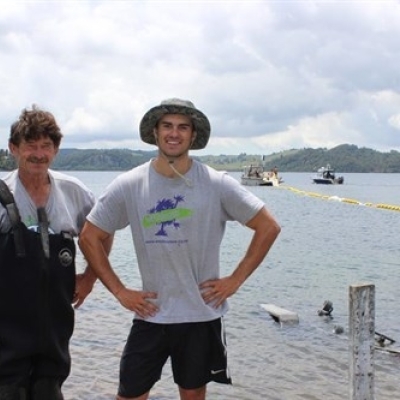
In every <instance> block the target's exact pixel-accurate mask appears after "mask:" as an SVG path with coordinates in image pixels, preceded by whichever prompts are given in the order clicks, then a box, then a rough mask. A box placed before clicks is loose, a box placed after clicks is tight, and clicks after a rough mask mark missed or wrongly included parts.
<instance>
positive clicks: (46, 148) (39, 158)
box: [9, 137, 58, 174]
mask: <svg viewBox="0 0 400 400" xmlns="http://www.w3.org/2000/svg"><path fill="white" fill-rule="evenodd" d="M9 148H10V151H11V153H12V155H13V156H14V157H15V159H16V161H17V164H18V168H19V170H20V171H22V172H26V173H30V174H41V173H44V172H47V170H48V169H49V167H50V164H51V163H52V162H53V160H54V158H55V156H56V155H57V152H58V148H56V147H55V146H54V143H53V142H52V140H51V139H50V138H48V137H41V138H40V139H38V140H29V141H25V140H22V141H21V143H20V144H19V146H16V145H14V144H12V143H10V145H9Z"/></svg>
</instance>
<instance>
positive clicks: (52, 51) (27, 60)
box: [0, 0, 400, 154]
mask: <svg viewBox="0 0 400 400" xmlns="http://www.w3.org/2000/svg"><path fill="white" fill-rule="evenodd" d="M399 20H400V3H399V2H398V1H395V0H385V1H380V2H371V1H357V0H348V1H346V2H333V1H332V2H330V1H324V2H322V1H306V0H304V1H302V0H299V1H292V2H266V1H233V2H232V1H230V2H227V1H216V2H211V1H207V0H204V1H196V0H191V1H189V0H188V1H184V0H182V1H169V0H165V1H162V2H161V1H141V0H139V1H134V2H127V1H79V2H76V1H63V2H50V1H48V2H42V1H18V2H12V1H6V2H3V3H2V13H1V15H0V56H1V60H2V63H1V65H0V87H1V88H2V96H1V98H0V105H1V107H0V139H1V142H2V143H3V145H0V148H2V147H5V146H6V145H7V137H8V132H9V126H10V125H11V123H12V122H13V121H14V120H15V119H16V118H17V117H18V115H19V112H20V111H21V109H22V108H24V107H29V106H30V105H31V104H33V103H36V104H38V105H39V106H42V107H43V108H46V109H48V110H50V111H52V112H53V113H54V115H55V116H56V118H57V120H58V121H59V123H60V126H61V128H62V131H63V132H64V140H63V144H62V145H63V147H79V148H91V147H103V148H105V147H132V148H139V149H145V150H148V149H153V147H151V146H150V147H149V146H148V145H146V144H144V143H142V142H141V141H140V140H139V135H138V126H139V123H140V119H141V117H142V116H143V114H144V113H145V112H146V111H147V110H148V109H149V108H150V107H153V106H154V105H157V104H158V103H159V102H160V101H161V100H162V99H164V98H168V97H182V98H187V99H190V100H192V101H193V102H194V103H195V104H196V106H197V107H199V108H200V109H201V110H202V111H203V112H205V113H206V114H207V115H208V117H209V119H210V121H211V124H212V136H211V139H210V142H209V145H208V146H207V148H206V149H204V150H202V151H201V152H199V153H198V154H200V153H201V154H220V153H224V154H239V153H241V152H247V153H249V154H250V153H264V154H265V153H266V152H273V151H280V150H284V149H288V148H303V147H314V148H316V147H328V148H329V147H332V146H335V145H338V144H341V143H351V144H356V145H359V146H365V147H372V148H375V149H378V150H385V151H386V150H389V149H397V150H400V134H399V130H400V126H399V125H400V124H399V111H398V110H399V96H400V91H399V87H400V82H399V74H398V72H397V66H398V65H399V62H400V51H399V50H400V49H399V46H400V45H399V42H398V40H397V38H398V37H399V34H400V25H399V24H398V21H399Z"/></svg>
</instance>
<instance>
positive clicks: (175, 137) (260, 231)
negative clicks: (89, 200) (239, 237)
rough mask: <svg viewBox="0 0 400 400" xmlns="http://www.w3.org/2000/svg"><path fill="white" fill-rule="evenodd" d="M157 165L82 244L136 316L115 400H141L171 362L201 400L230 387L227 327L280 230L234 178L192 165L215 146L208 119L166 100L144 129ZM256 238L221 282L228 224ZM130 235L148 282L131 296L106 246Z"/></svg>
mask: <svg viewBox="0 0 400 400" xmlns="http://www.w3.org/2000/svg"><path fill="white" fill-rule="evenodd" d="M140 135H141V138H142V140H143V141H144V142H146V143H149V144H153V145H157V147H158V156H157V157H156V158H155V159H153V160H151V161H150V162H148V163H145V164H143V165H141V166H138V167H136V168H134V169H132V170H131V171H129V172H126V173H124V174H122V175H120V176H119V177H117V178H116V179H115V180H114V182H112V183H111V185H110V186H109V187H108V188H107V190H106V192H105V194H103V195H102V196H101V197H100V198H99V201H98V203H97V204H96V205H95V207H94V209H93V210H92V211H91V213H90V214H89V215H88V217H87V222H86V224H85V226H84V228H83V230H82V233H81V236H80V239H79V243H80V246H81V250H82V251H83V253H84V255H85V257H86V258H87V260H88V261H89V263H90V265H92V266H93V267H94V269H95V272H96V274H97V275H98V277H99V278H100V279H101V281H102V282H103V283H104V285H105V286H106V287H107V288H108V289H109V290H110V292H111V293H113V294H114V296H115V297H116V298H117V299H118V300H119V302H120V303H121V304H122V305H123V306H124V307H126V308H127V309H128V310H131V311H132V312H134V313H135V318H134V320H133V325H132V329H131V332H130V334H129V336H128V339H127V342H126V345H125V349H124V352H123V355H122V358H121V366H120V384H119V390H118V396H117V399H118V400H128V399H129V400H133V399H140V400H145V399H147V398H148V396H149V392H150V389H151V388H152V386H153V385H154V384H155V383H156V382H157V380H159V379H160V376H161V371H162V368H163V366H164V364H165V362H166V360H167V358H168V357H170V358H171V364H172V370H173V375H174V381H175V383H176V384H177V385H178V387H179V393H180V398H181V399H182V400H203V399H205V396H206V385H207V383H208V382H210V381H216V382H220V383H231V379H230V376H229V373H228V369H227V359H226V344H225V335H224V332H223V325H222V317H223V315H224V314H225V313H226V311H227V309H228V306H227V301H226V300H227V298H228V297H230V296H232V295H233V294H234V293H235V292H236V291H237V290H238V289H239V287H240V286H241V285H242V284H243V283H244V282H245V280H246V279H247V278H248V277H249V276H250V275H251V274H252V272H253V271H254V270H255V269H256V268H257V267H258V266H259V264H260V263H261V262H262V261H263V259H264V257H265V256H266V254H267V253H268V251H269V249H270V248H271V246H272V244H273V243H274V241H275V239H276V237H277V236H278V234H279V232H280V227H279V225H278V223H277V222H276V221H275V219H274V218H273V217H272V216H271V215H270V214H269V212H268V211H267V210H266V208H265V206H264V204H263V203H262V202H261V200H259V199H258V198H257V197H255V196H254V195H253V194H252V193H250V192H249V191H247V190H246V189H245V188H244V187H243V186H241V185H240V184H239V183H238V182H237V181H236V180H235V179H234V178H232V177H230V176H229V175H228V174H224V173H220V172H217V171H215V170H213V169H211V168H209V167H207V166H206V165H203V164H201V163H200V162H197V161H195V160H193V159H192V158H191V157H190V156H189V150H190V149H202V148H204V147H205V146H206V144H207V142H208V139H209V136H210V123H209V121H208V119H207V117H206V116H205V115H204V114H203V113H202V112H201V111H199V110H197V109H196V108H195V107H194V105H193V104H192V103H191V102H189V101H185V100H180V99H170V100H165V101H163V102H162V103H161V105H160V106H157V107H154V108H152V109H150V110H149V111H148V112H147V113H146V114H145V115H144V117H143V119H142V121H141V123H140ZM229 220H236V221H239V222H241V223H242V224H243V225H246V226H247V227H249V228H250V229H252V230H253V231H254V234H253V238H252V240H251V243H250V245H249V247H248V249H247V251H246V253H245V255H244V257H243V258H242V260H240V261H239V262H238V265H237V267H236V268H235V269H234V270H233V272H232V274H231V275H229V276H225V277H220V271H219V250H220V244H221V240H222V237H223V234H224V229H225V224H226V222H227V221H229ZM128 225H130V228H131V231H132V236H133V243H134V246H135V249H136V253H137V259H138V264H139V269H140V273H141V277H142V288H141V289H129V288H127V287H125V285H124V284H123V282H122V281H121V280H120V279H119V277H118V276H117V274H116V272H115V271H114V270H113V269H112V267H111V265H110V262H109V260H108V258H107V255H106V251H105V250H104V248H103V245H102V243H103V242H104V241H105V240H107V239H108V238H109V237H110V236H112V235H113V234H114V232H115V231H116V230H118V229H122V228H124V227H126V226H128Z"/></svg>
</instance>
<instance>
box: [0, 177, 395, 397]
mask: <svg viewBox="0 0 400 400" xmlns="http://www.w3.org/2000/svg"><path fill="white" fill-rule="evenodd" d="M69 173H70V174H71V175H74V176H77V177H78V178H80V179H81V180H82V181H83V182H84V183H86V184H87V185H88V186H89V187H90V188H91V189H92V190H93V191H94V192H95V194H96V195H98V194H100V193H101V192H102V191H103V190H104V188H105V186H106V185H107V184H108V183H109V182H111V180H112V179H113V178H114V177H115V176H117V175H118V174H119V172H90V173H89V172H69ZM2 175H4V173H0V177H1V176H2ZM232 175H233V176H235V177H236V178H237V179H239V177H240V174H239V173H232ZM282 176H283V178H284V181H285V183H284V184H283V185H282V186H281V187H278V188H274V187H252V188H249V190H251V191H253V192H254V193H256V194H257V195H258V196H259V197H260V198H261V199H263V200H264V201H265V203H266V204H267V207H268V208H269V210H270V211H271V212H272V213H273V214H274V215H275V216H276V218H277V219H278V221H279V222H280V224H281V226H282V232H281V234H280V236H279V238H278V240H277V242H276V243H275V245H274V247H273V248H272V250H271V252H270V253H269V255H268V256H267V258H266V260H265V261H264V263H263V264H262V265H261V266H260V267H259V269H258V270H256V272H255V273H254V274H253V276H251V277H250V278H249V280H248V281H247V282H246V283H245V285H244V286H243V287H242V288H241V289H240V291H239V292H238V293H237V294H236V295H235V296H233V297H232V298H231V299H230V311H229V312H228V314H227V316H226V318H225V323H226V330H227V341H228V361H229V367H230V371H231V374H232V378H233V385H232V386H231V387H229V386H225V385H218V384H213V383H212V384H210V385H209V388H208V393H209V397H208V398H209V399H212V400H214V399H220V400H222V399H223V400H226V399H240V400H265V399H266V400H334V399H335V400H339V399H340V400H343V399H348V398H349V379H348V374H349V342H348V336H347V335H348V296H349V295H348V293H349V286H350V285H352V284H357V283H361V282H366V283H372V284H374V285H375V287H376V330H377V331H379V332H380V333H383V334H386V335H387V336H389V337H391V338H393V339H395V340H396V341H400V325H399V313H400V311H399V310H398V309H397V300H398V298H399V287H400V274H399V273H398V271H399V268H400V246H399V238H398V236H399V235H398V234H399V228H400V211H396V210H389V209H381V208H376V207H375V206H376V205H378V204H386V205H394V206H397V207H399V206H400V174H344V176H345V182H344V184H343V185H331V186H325V185H315V184H312V183H311V179H310V177H311V174H309V173H283V174H282ZM343 199H351V200H355V202H348V201H343ZM341 200H342V201H341ZM365 204H368V205H365ZM250 236H251V232H250V231H248V230H247V229H245V228H243V227H242V226H240V225H239V224H238V223H230V224H228V227H227V230H226V235H225V238H224V241H223V244H222V248H221V269H222V273H223V274H229V273H230V271H232V270H233V269H234V268H235V267H236V263H237V262H238V260H239V259H240V258H241V257H242V256H243V253H244V251H245V250H246V247H247V244H248V241H249V240H250ZM111 259H112V263H113V265H114V267H115V269H116V270H117V272H118V274H119V275H120V277H121V278H122V280H124V281H125V282H126V284H127V285H129V286H131V287H137V286H138V282H139V276H138V272H137V266H136V257H135V254H134V251H133V246H132V242H131V238H130V233H129V230H128V229H125V230H123V231H120V232H118V233H117V235H116V239H115V245H114V248H113V252H112V254H111ZM81 264H82V263H81ZM325 300H330V301H332V303H333V307H334V310H333V317H334V318H333V319H332V320H325V319H324V318H322V317H319V316H318V315H317V310H318V309H320V308H321V307H322V304H323V302H324V301H325ZM260 303H272V304H275V305H277V306H280V307H283V308H286V309H289V310H291V311H294V312H296V313H298V315H299V318H300V323H299V324H298V325H295V326H283V327H281V326H280V325H279V324H278V323H276V322H274V321H273V320H272V318H271V317H270V316H269V315H268V314H267V313H266V312H265V311H264V310H263V309H261V307H260ZM131 318H132V315H131V314H130V313H129V312H128V311H126V310H124V309H123V308H122V307H121V306H120V305H119V303H117V301H116V300H115V299H114V298H113V297H112V296H111V295H110V294H109V293H108V292H107V291H106V290H105V289H104V287H103V286H102V285H101V284H100V283H97V284H96V286H95V289H94V291H93V293H92V294H91V296H90V297H89V298H88V299H87V300H86V302H85V303H84V305H83V306H82V307H81V308H80V309H79V310H77V312H76V329H75V333H74V336H73V340H72V343H71V351H72V357H73V366H72V373H71V376H70V377H69V379H68V380H67V382H66V384H65V395H66V400H111V399H113V398H114V394H115V391H116V387H117V381H118V368H119V358H120V354H121V351H122V348H123V345H124V343H125V339H126V336H127V334H128V330H129V328H130V325H131ZM336 324H337V325H341V326H342V327H344V333H343V334H341V335H336V334H334V333H333V326H334V325H336ZM397 345H398V347H399V348H400V344H398V343H395V344H394V346H397ZM399 368H400V357H397V356H394V355H389V354H387V353H383V352H375V394H376V398H379V399H380V400H385V399H387V400H389V399H396V398H399V397H398V396H399V393H400V381H399ZM150 398H151V399H153V400H156V399H157V400H176V399H178V395H177V389H176V386H175V385H174V383H173V379H172V376H171V370H170V368H169V365H167V366H166V368H165V370H164V373H163V376H162V379H161V380H160V381H159V382H158V383H157V385H156V386H155V388H154V389H153V391H152V395H151V397H150Z"/></svg>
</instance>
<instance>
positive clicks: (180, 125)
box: [155, 114, 196, 157]
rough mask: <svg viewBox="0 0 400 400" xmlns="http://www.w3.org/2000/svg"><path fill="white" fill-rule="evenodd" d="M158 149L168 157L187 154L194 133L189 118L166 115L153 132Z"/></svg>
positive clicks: (179, 115) (178, 115)
mask: <svg viewBox="0 0 400 400" xmlns="http://www.w3.org/2000/svg"><path fill="white" fill-rule="evenodd" d="M155 135H156V140H157V145H158V147H159V149H160V150H161V151H162V152H163V153H164V154H165V155H166V156H170V157H179V156H181V155H184V154H187V153H188V152H189V149H190V147H191V146H192V143H193V141H194V139H195V138H196V132H195V131H194V129H193V124H192V120H191V119H190V117H188V116H186V115H181V114H166V115H164V116H163V117H162V118H161V119H160V120H159V121H158V124H157V128H156V131H155Z"/></svg>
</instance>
